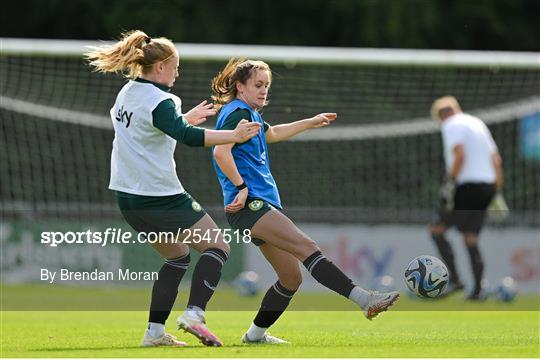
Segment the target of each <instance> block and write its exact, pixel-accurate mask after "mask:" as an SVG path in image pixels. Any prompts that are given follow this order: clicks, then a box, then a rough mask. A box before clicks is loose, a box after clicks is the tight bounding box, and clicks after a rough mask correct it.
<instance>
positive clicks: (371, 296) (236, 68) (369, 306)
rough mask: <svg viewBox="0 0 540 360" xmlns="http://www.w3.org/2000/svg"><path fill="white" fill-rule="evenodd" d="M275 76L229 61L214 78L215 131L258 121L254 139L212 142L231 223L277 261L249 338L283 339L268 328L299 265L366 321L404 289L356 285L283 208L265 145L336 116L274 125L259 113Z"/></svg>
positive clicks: (253, 64)
mask: <svg viewBox="0 0 540 360" xmlns="http://www.w3.org/2000/svg"><path fill="white" fill-rule="evenodd" d="M271 81H272V72H271V70H270V67H269V66H268V65H267V64H266V63H264V62H262V61H253V60H243V59H231V60H230V61H229V63H228V64H227V65H226V66H225V68H224V69H223V70H222V71H221V72H220V73H219V74H218V75H217V76H216V77H215V78H214V79H213V81H212V91H213V93H214V95H213V96H212V98H213V100H214V102H215V104H216V108H217V110H218V111H219V116H218V121H217V124H216V129H220V130H227V129H234V128H235V126H237V124H238V123H240V122H241V121H243V120H249V121H250V122H253V123H258V124H260V125H261V128H260V130H259V131H258V134H257V136H254V137H253V138H251V139H250V140H249V141H246V142H237V143H236V144H226V145H219V146H215V147H214V150H213V161H214V168H215V170H216V172H217V176H218V179H219V183H220V185H221V188H222V191H223V197H224V203H225V211H226V216H227V219H228V221H229V224H230V225H231V227H233V228H235V229H239V230H245V229H250V230H251V234H252V237H253V240H252V242H253V243H254V244H255V245H257V246H259V249H260V250H261V252H262V253H263V255H264V256H265V257H266V259H267V260H268V262H269V263H270V264H271V265H272V267H273V268H274V270H275V271H276V273H277V277H278V281H277V282H276V283H275V284H274V285H272V286H271V287H270V289H268V291H267V292H266V295H265V296H264V299H263V300H262V304H261V307H260V310H259V312H258V314H257V315H256V317H255V319H254V321H253V324H252V325H251V327H250V328H249V330H248V331H247V332H246V333H245V334H244V336H243V337H242V341H243V342H244V343H284V342H286V341H284V340H282V339H279V338H276V337H274V336H270V335H269V334H268V332H267V329H268V328H269V327H270V326H271V325H272V324H274V323H275V322H276V321H277V319H278V318H279V316H280V315H281V314H282V313H283V312H284V311H285V309H286V308H287V306H288V304H289V302H290V300H291V298H292V297H293V295H294V293H295V292H296V290H297V289H298V287H299V286H300V284H301V282H302V276H301V273H300V268H299V264H298V262H299V261H301V262H302V264H303V265H304V266H305V267H306V269H307V270H308V271H309V272H310V273H311V275H312V276H313V277H314V278H315V279H316V280H317V281H318V282H319V283H321V284H322V285H324V286H326V287H327V288H329V289H331V290H333V291H335V292H337V293H338V294H340V295H342V296H344V297H347V298H349V299H350V300H352V301H354V302H355V303H357V304H358V305H359V306H360V307H361V308H362V310H363V311H364V314H365V316H366V317H367V318H368V319H372V318H373V317H375V316H376V315H377V314H379V313H380V312H382V311H385V310H386V309H387V308H388V307H389V306H390V305H392V304H393V303H394V302H395V301H396V300H397V298H398V297H399V294H398V293H397V292H390V293H377V292H369V291H366V290H364V289H362V288H361V287H359V286H357V285H355V284H353V282H352V280H351V279H350V278H349V277H347V276H346V275H345V274H344V273H343V272H342V271H341V270H340V269H339V268H338V267H336V266H335V265H334V264H333V263H332V262H331V261H329V260H328V259H327V258H326V257H325V256H324V255H323V254H322V253H321V251H320V249H319V247H318V246H317V244H316V243H315V242H314V241H313V240H312V239H311V238H309V236H308V235H306V234H305V233H303V232H302V231H301V230H300V229H299V228H298V227H296V225H295V224H294V223H293V222H292V221H291V220H290V219H289V218H288V217H287V216H286V215H285V214H284V213H283V212H282V205H281V201H280V198H279V191H278V188H277V185H276V182H275V181H274V178H273V176H272V173H271V172H270V166H269V163H268V150H267V144H269V143H275V142H279V141H283V140H286V139H288V138H291V137H293V136H295V135H298V134H300V133H301V132H303V131H306V130H308V129H315V128H319V127H322V126H327V125H330V124H331V123H332V122H333V121H334V120H335V119H336V118H337V114H335V113H322V114H319V115H316V116H314V117H312V118H309V119H304V120H298V121H295V122H292V123H288V124H282V125H275V126H272V125H270V124H269V123H267V122H265V121H264V120H263V118H262V116H261V114H260V113H259V111H260V110H261V109H262V108H263V107H264V106H266V105H267V101H266V98H267V95H268V89H269V87H270V84H271Z"/></svg>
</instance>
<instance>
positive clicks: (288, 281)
mask: <svg viewBox="0 0 540 360" xmlns="http://www.w3.org/2000/svg"><path fill="white" fill-rule="evenodd" d="M279 282H280V283H281V285H283V286H284V287H285V288H286V289H288V290H292V291H296V290H298V288H299V287H300V285H302V273H301V272H300V269H296V270H295V271H289V272H287V273H286V274H281V275H280V276H279Z"/></svg>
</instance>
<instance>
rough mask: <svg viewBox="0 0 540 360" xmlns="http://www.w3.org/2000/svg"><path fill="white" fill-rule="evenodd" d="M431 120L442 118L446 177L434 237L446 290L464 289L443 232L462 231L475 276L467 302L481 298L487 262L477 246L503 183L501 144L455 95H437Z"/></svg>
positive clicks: (434, 225) (432, 229)
mask: <svg viewBox="0 0 540 360" xmlns="http://www.w3.org/2000/svg"><path fill="white" fill-rule="evenodd" d="M431 115H432V117H433V118H435V119H437V120H439V121H441V131H442V140H443V147H444V159H445V163H446V180H445V182H444V184H443V186H442V187H441V207H440V209H439V211H438V217H437V219H436V221H435V222H434V223H433V224H432V225H431V227H430V231H431V236H432V238H433V240H434V242H435V244H436V246H437V248H438V249H439V252H440V254H441V257H442V258H443V260H444V262H445V263H446V265H447V266H448V271H449V273H450V284H449V288H448V292H447V293H450V292H453V291H457V290H461V289H463V288H464V286H463V284H462V283H461V281H460V279H459V276H458V274H457V271H456V267H455V261H454V254H453V251H452V248H451V246H450V244H449V243H448V241H447V240H446V239H445V236H444V234H445V232H446V230H447V229H448V228H449V227H451V226H456V227H457V229H458V230H459V231H460V232H461V233H462V234H463V239H464V241H465V245H466V246H467V250H468V252H469V256H470V260H471V267H472V270H473V275H474V281H475V284H474V288H473V290H472V292H471V293H470V294H469V295H468V297H467V298H468V299H469V300H482V294H481V290H482V287H481V280H482V275H483V271H484V263H483V260H482V257H481V255H480V252H479V249H478V235H479V233H480V231H481V229H482V226H483V223H484V218H485V214H486V209H487V207H488V206H489V204H490V203H491V201H492V200H493V197H494V195H495V193H496V191H497V190H498V189H500V188H501V187H502V183H503V177H502V161H501V157H500V155H499V152H498V149H497V145H496V144H495V142H494V141H493V137H492V136H491V133H490V132H489V129H488V128H487V126H486V125H485V124H484V123H483V122H482V120H480V119H478V118H476V117H474V116H471V115H469V114H465V113H463V112H462V111H461V107H460V106H459V103H458V102H457V100H456V98H454V97H453V96H445V97H442V98H439V99H437V100H436V101H435V102H434V103H433V105H432V107H431Z"/></svg>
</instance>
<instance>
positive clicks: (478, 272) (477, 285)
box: [467, 245, 484, 295]
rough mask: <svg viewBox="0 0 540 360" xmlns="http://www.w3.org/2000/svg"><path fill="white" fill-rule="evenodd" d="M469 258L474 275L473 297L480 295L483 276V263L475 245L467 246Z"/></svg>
mask: <svg viewBox="0 0 540 360" xmlns="http://www.w3.org/2000/svg"><path fill="white" fill-rule="evenodd" d="M467 250H468V251H469V256H470V258H471V267H472V270H473V275H474V291H473V295H478V294H480V291H481V290H482V275H483V274H484V262H483V261H482V256H480V251H479V250H478V246H477V245H473V246H467Z"/></svg>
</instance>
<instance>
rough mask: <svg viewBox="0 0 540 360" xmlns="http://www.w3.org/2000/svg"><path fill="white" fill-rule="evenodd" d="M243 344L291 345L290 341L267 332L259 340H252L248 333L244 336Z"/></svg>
mask: <svg viewBox="0 0 540 360" xmlns="http://www.w3.org/2000/svg"><path fill="white" fill-rule="evenodd" d="M242 342H243V343H244V344H289V342H288V341H285V340H283V339H280V338H277V337H275V336H272V335H270V333H267V332H265V333H264V335H263V337H262V338H260V339H257V340H251V339H250V338H249V337H248V335H247V333H246V334H244V335H243V336H242Z"/></svg>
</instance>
